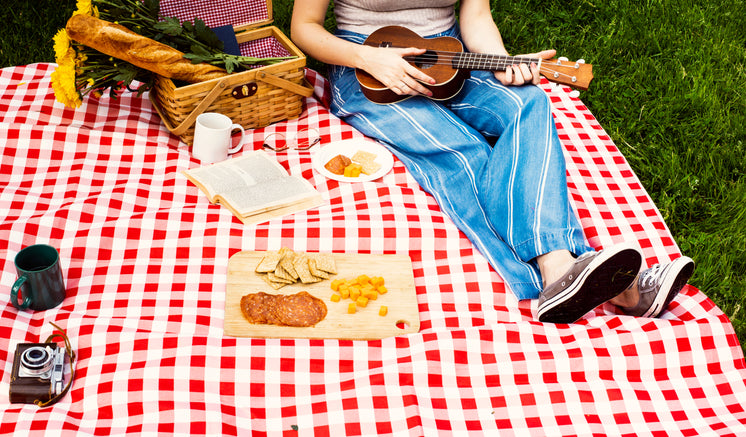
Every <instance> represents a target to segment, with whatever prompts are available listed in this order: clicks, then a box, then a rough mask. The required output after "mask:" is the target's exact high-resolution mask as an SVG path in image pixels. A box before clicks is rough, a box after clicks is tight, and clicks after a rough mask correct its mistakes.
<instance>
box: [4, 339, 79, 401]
mask: <svg viewBox="0 0 746 437" xmlns="http://www.w3.org/2000/svg"><path fill="white" fill-rule="evenodd" d="M64 387H65V348H64V347H60V346H58V345H57V344H55V343H20V344H18V346H17V347H16V353H15V356H14V358H13V372H12V373H11V376H10V402H12V403H16V404H17V403H23V404H33V403H37V404H38V403H44V402H47V401H49V400H51V399H52V398H54V397H55V396H57V395H58V394H60V393H62V391H63V390H64Z"/></svg>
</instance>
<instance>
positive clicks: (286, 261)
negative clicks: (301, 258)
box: [280, 251, 298, 279]
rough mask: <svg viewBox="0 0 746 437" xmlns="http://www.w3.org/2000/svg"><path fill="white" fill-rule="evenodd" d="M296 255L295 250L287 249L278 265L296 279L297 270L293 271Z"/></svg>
mask: <svg viewBox="0 0 746 437" xmlns="http://www.w3.org/2000/svg"><path fill="white" fill-rule="evenodd" d="M297 256H298V254H296V253H295V252H292V251H289V252H287V253H286V254H285V256H283V257H282V259H281V260H280V266H281V267H282V268H283V269H285V271H286V272H287V273H288V274H289V275H290V276H291V277H292V278H293V279H298V272H296V271H295V264H294V262H295V258H296V257H297Z"/></svg>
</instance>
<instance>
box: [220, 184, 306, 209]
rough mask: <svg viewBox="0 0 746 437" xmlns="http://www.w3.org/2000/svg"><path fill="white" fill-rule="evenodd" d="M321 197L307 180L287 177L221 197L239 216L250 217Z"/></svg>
mask: <svg viewBox="0 0 746 437" xmlns="http://www.w3.org/2000/svg"><path fill="white" fill-rule="evenodd" d="M317 196H319V194H318V192H317V191H316V190H315V189H314V188H313V186H312V185H311V184H310V183H309V182H308V181H307V180H305V179H303V178H300V177H297V176H285V177H283V178H281V179H272V180H266V181H261V182H258V183H256V184H255V185H252V186H250V187H237V188H236V189H234V190H231V191H228V192H225V193H222V194H221V195H220V197H221V198H222V200H223V201H225V202H227V203H229V204H230V205H231V206H232V207H233V208H234V209H235V210H236V211H237V212H238V213H239V214H241V215H242V216H248V215H253V214H258V213H261V212H264V211H269V210H271V209H275V208H280V207H283V206H287V205H290V204H293V203H297V202H302V201H304V200H307V199H309V198H312V197H317Z"/></svg>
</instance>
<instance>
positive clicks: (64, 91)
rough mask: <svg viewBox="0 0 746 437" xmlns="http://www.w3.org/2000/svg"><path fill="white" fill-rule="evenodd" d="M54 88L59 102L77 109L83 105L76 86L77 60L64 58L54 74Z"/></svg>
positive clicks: (52, 76)
mask: <svg viewBox="0 0 746 437" xmlns="http://www.w3.org/2000/svg"><path fill="white" fill-rule="evenodd" d="M51 78H52V88H53V89H54V96H55V98H56V99H57V101H58V102H60V103H62V104H63V105H65V106H67V107H68V108H77V107H79V106H80V104H81V103H82V101H81V99H80V93H79V92H78V89H77V87H76V85H75V58H73V57H64V58H62V59H60V64H59V65H57V68H56V69H55V70H54V71H53V72H52V75H51Z"/></svg>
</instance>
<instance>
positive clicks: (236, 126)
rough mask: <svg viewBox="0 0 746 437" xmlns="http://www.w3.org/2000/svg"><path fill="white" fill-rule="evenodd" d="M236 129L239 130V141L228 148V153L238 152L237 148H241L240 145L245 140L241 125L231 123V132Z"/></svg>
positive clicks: (241, 145)
mask: <svg viewBox="0 0 746 437" xmlns="http://www.w3.org/2000/svg"><path fill="white" fill-rule="evenodd" d="M236 129H240V130H241V141H239V142H238V144H236V146H235V147H233V148H232V149H228V154H231V153H236V152H238V151H239V150H241V147H243V145H244V143H245V142H246V131H245V130H244V128H243V126H241V125H240V124H238V123H233V124H232V125H231V132H233V131H234V130H236Z"/></svg>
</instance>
